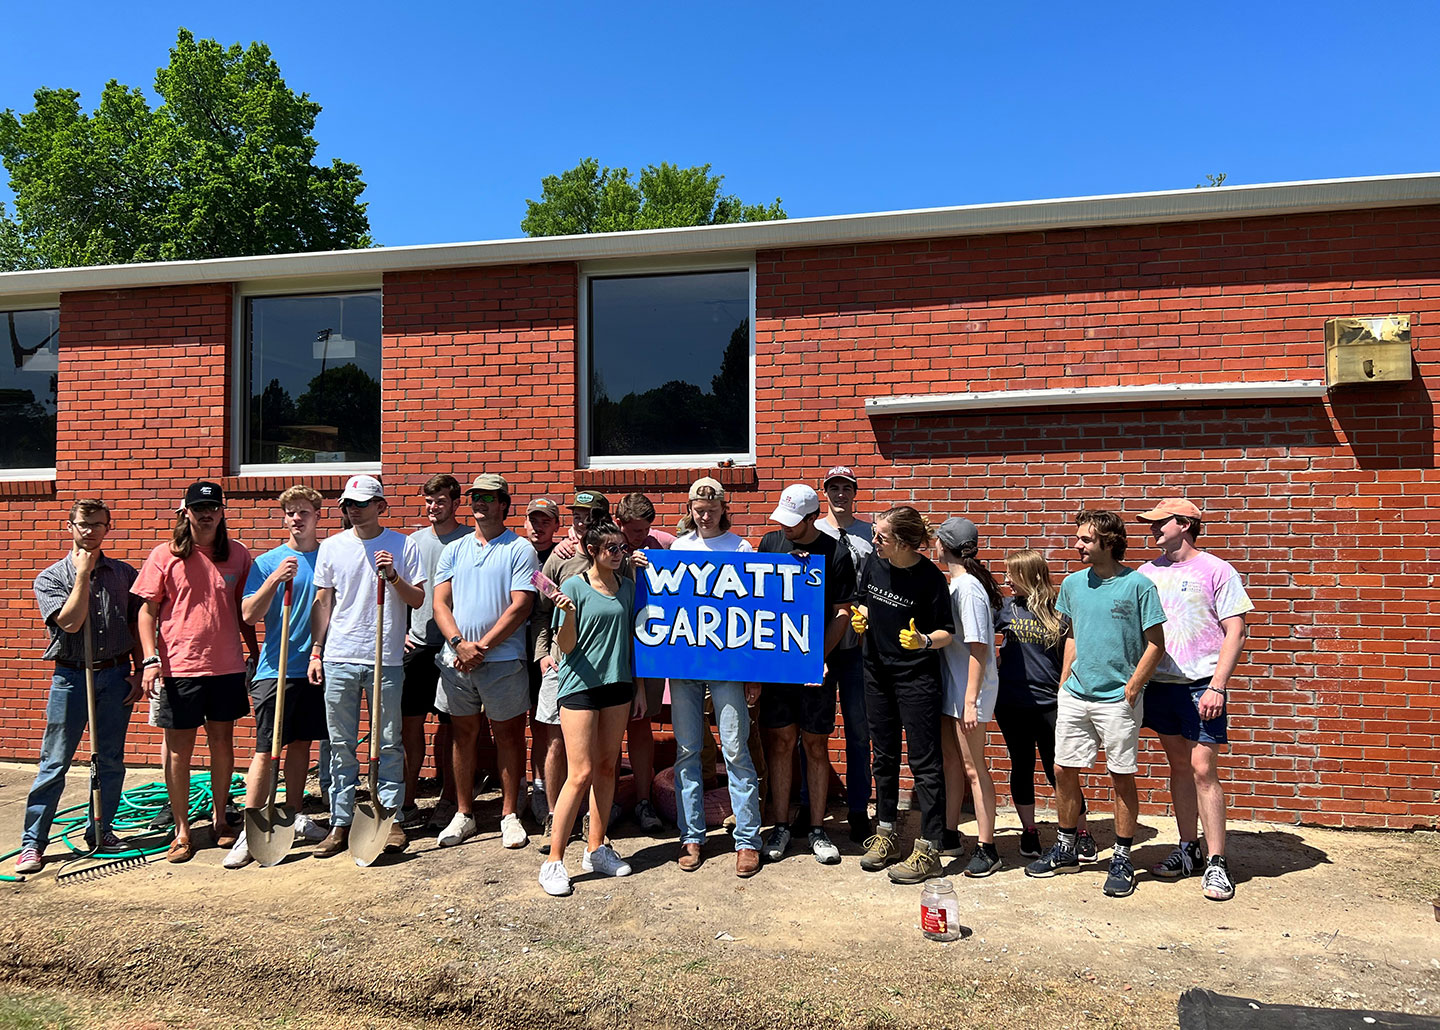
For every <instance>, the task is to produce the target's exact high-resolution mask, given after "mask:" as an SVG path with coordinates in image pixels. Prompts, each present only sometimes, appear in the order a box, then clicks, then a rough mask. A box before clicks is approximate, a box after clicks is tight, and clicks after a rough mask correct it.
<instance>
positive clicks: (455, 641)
mask: <svg viewBox="0 0 1440 1030" xmlns="http://www.w3.org/2000/svg"><path fill="white" fill-rule="evenodd" d="M447 643H448V644H449V645H450V646H451V647H459V646H460V645H461V644H463V643H465V638H464V637H462V636H461V635H460V634H459V633H456V634H455V635H454V636H453V637H451V638H450V639H449V640H448V641H447Z"/></svg>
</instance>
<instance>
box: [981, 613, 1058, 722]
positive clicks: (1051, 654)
mask: <svg viewBox="0 0 1440 1030" xmlns="http://www.w3.org/2000/svg"><path fill="white" fill-rule="evenodd" d="M1056 614H1057V615H1059V613H1058V612H1057V613H1056ZM1059 618H1060V625H1061V629H1062V633H1061V639H1062V640H1063V639H1064V633H1063V629H1064V627H1065V626H1066V625H1067V624H1068V623H1069V621H1070V620H1069V619H1067V618H1065V616H1063V615H1060V616H1059ZM995 630H996V632H998V633H1001V634H1003V635H1004V638H1005V639H1004V643H1002V644H1001V645H1000V656H999V657H1000V670H999V671H1000V694H999V697H998V699H997V703H998V704H1002V705H1018V706H1021V707H1027V708H1028V707H1038V708H1054V707H1055V704H1056V698H1057V697H1058V691H1059V689H1060V665H1061V657H1062V655H1061V644H1060V643H1059V642H1056V643H1054V644H1048V645H1047V643H1046V641H1045V627H1044V625H1043V624H1042V623H1041V622H1040V620H1039V619H1037V618H1036V617H1035V615H1034V614H1033V613H1032V612H1031V611H1030V609H1029V608H1027V607H1025V605H1024V603H1023V602H1020V601H1016V600H1015V599H1014V598H1011V597H1007V598H1005V600H1004V601H1003V602H1002V603H1001V605H1000V611H999V613H998V614H997V615H996V616H995Z"/></svg>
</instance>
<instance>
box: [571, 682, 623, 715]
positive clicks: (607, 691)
mask: <svg viewBox="0 0 1440 1030" xmlns="http://www.w3.org/2000/svg"><path fill="white" fill-rule="evenodd" d="M634 703H635V684H633V683H607V684H605V685H604V686H603V687H590V688H588V689H586V690H577V691H576V692H575V693H573V694H566V695H565V696H564V697H562V698H561V699H560V707H561V708H568V709H570V710H571V711H583V712H594V711H598V710H599V709H601V708H615V707H618V706H619V705H630V704H634Z"/></svg>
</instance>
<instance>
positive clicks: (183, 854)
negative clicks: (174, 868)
mask: <svg viewBox="0 0 1440 1030" xmlns="http://www.w3.org/2000/svg"><path fill="white" fill-rule="evenodd" d="M194 855H195V849H194V848H192V847H191V846H190V838H189V837H176V838H175V839H174V840H172V841H171V842H170V850H169V851H167V852H165V861H167V862H176V863H179V862H188V861H190V859H191V858H193V857H194Z"/></svg>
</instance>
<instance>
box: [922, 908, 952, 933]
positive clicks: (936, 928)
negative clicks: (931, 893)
mask: <svg viewBox="0 0 1440 1030" xmlns="http://www.w3.org/2000/svg"><path fill="white" fill-rule="evenodd" d="M920 929H922V930H924V931H925V932H926V933H944V932H945V930H946V925H945V906H943V905H921V906H920Z"/></svg>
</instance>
